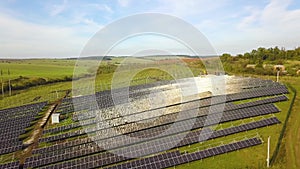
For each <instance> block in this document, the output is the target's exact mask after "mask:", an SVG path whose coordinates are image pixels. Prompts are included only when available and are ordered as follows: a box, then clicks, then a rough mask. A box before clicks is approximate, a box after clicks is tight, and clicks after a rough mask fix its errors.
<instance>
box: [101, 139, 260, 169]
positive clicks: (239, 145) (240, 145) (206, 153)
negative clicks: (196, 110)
mask: <svg viewBox="0 0 300 169" xmlns="http://www.w3.org/2000/svg"><path fill="white" fill-rule="evenodd" d="M259 144H262V141H261V140H260V139H259V138H250V139H247V140H242V141H238V142H234V143H230V144H225V145H222V146H218V147H212V148H209V149H205V150H201V151H197V152H194V153H185V154H180V155H179V154H175V155H173V156H171V157H168V156H166V155H164V154H160V155H156V156H154V157H149V158H142V159H139V160H135V161H131V162H127V163H122V164H119V165H115V166H111V167H106V168H105V169H126V168H131V169H134V168H157V169H160V168H168V167H173V166H176V165H180V164H185V163H189V162H192V161H196V160H202V159H205V158H208V157H212V156H216V155H220V154H224V153H229V152H232V151H236V150H240V149H244V148H248V147H251V146H256V145H259ZM162 157H165V158H162ZM161 159H162V160H161Z"/></svg>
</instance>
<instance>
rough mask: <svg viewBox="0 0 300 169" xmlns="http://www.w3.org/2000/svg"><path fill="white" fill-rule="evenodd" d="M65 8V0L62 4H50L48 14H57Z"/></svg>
mask: <svg viewBox="0 0 300 169" xmlns="http://www.w3.org/2000/svg"><path fill="white" fill-rule="evenodd" d="M66 8H67V0H63V2H62V4H56V5H52V6H51V7H50V16H57V15H59V14H60V13H62V12H63V11H64V10H65V9H66Z"/></svg>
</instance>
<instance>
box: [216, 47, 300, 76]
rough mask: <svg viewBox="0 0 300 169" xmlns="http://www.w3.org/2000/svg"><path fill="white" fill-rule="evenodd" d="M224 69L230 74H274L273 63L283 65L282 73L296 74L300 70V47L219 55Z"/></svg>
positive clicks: (275, 70) (261, 49)
mask: <svg viewBox="0 0 300 169" xmlns="http://www.w3.org/2000/svg"><path fill="white" fill-rule="evenodd" d="M221 61H222V63H223V67H224V70H225V71H226V72H229V73H232V74H240V75H241V74H256V75H275V74H276V72H277V70H278V68H276V67H274V66H275V65H284V68H283V69H281V71H282V72H281V73H282V74H287V75H291V76H296V75H297V71H298V70H300V63H299V61H300V48H296V49H295V50H285V49H284V48H282V49H279V48H278V47H275V48H269V49H266V48H258V49H257V50H252V51H251V52H250V53H245V54H239V55H237V56H231V55H230V54H223V55H222V56H221Z"/></svg>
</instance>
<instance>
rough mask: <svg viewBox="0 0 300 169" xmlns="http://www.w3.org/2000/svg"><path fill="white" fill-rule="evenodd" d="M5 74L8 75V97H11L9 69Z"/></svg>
mask: <svg viewBox="0 0 300 169" xmlns="http://www.w3.org/2000/svg"><path fill="white" fill-rule="evenodd" d="M7 74H8V89H9V96H11V85H10V71H9V69H8V70H7Z"/></svg>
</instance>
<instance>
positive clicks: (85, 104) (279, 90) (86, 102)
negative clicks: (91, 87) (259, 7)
mask: <svg viewBox="0 0 300 169" xmlns="http://www.w3.org/2000/svg"><path fill="white" fill-rule="evenodd" d="M275 84H276V85H274V86H271V87H265V88H258V89H254V90H251V91H246V92H242V93H236V94H229V95H227V97H228V98H227V101H233V99H234V100H239V99H240V100H241V99H246V98H254V97H258V96H257V94H259V95H261V96H268V95H278V94H283V93H287V92H288V90H287V88H286V87H285V86H283V85H280V84H278V83H275ZM255 91H256V92H258V93H255ZM253 92H254V93H253ZM261 92H262V93H261ZM251 93H252V94H251ZM144 94H145V93H138V94H137V93H135V94H134V96H133V97H139V96H142V95H144ZM98 95H100V94H96V98H98ZM99 97H100V96H99ZM80 98H81V97H79V98H74V99H80ZM100 98H101V99H100ZM100 98H99V99H97V103H98V106H99V108H105V107H110V106H114V105H115V104H121V103H127V102H128V100H127V99H128V96H127V95H124V96H123V95H120V97H118V99H117V101H118V103H116V100H113V99H112V96H111V93H106V97H100ZM93 99H95V97H93V96H92V95H91V96H89V97H87V96H84V97H82V99H81V100H80V101H75V102H76V103H77V105H76V108H77V111H78V110H84V109H89V108H90V107H91V106H94V105H91V103H92V102H91V100H93ZM69 100H70V98H69ZM114 101H115V102H114ZM72 103H73V102H72V101H68V103H67V104H63V105H64V106H63V107H59V108H58V109H59V112H61V113H62V114H64V113H69V112H74V108H73V104H72Z"/></svg>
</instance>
